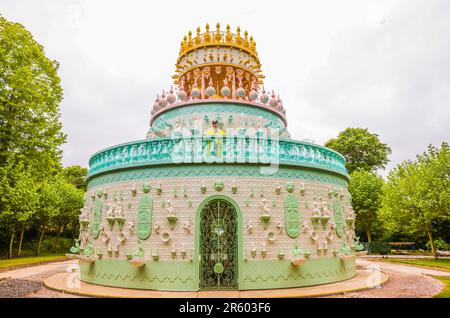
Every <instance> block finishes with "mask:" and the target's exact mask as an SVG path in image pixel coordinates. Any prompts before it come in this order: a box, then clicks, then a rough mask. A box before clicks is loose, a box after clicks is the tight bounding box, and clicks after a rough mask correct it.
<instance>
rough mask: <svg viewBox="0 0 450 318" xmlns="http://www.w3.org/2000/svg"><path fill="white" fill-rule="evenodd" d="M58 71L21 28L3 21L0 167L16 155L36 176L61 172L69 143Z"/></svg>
mask: <svg viewBox="0 0 450 318" xmlns="http://www.w3.org/2000/svg"><path fill="white" fill-rule="evenodd" d="M58 66H59V65H58V63H57V62H56V61H51V60H49V59H48V58H47V57H46V56H45V54H44V49H43V47H42V46H41V45H39V44H38V43H37V42H36V41H35V40H34V39H33V37H32V35H31V34H30V32H28V31H27V30H26V29H25V28H24V27H23V26H22V25H20V24H18V23H12V22H9V21H7V20H6V19H5V18H3V17H1V16H0V124H1V125H0V126H1V127H2V129H1V130H0V165H4V164H5V162H6V160H7V159H8V158H9V157H10V156H12V155H14V156H15V159H16V160H17V159H19V160H20V161H23V162H25V163H26V165H27V166H29V165H31V166H33V167H34V168H35V169H36V171H35V175H41V174H44V175H45V174H48V173H51V172H52V171H54V169H58V167H59V160H60V157H61V150H60V149H59V146H60V145H61V144H63V143H64V141H65V138H66V137H65V135H64V134H63V133H62V131H61V123H60V122H59V117H60V114H59V103H60V102H61V100H62V89H61V86H60V79H59V77H58V74H57V70H58Z"/></svg>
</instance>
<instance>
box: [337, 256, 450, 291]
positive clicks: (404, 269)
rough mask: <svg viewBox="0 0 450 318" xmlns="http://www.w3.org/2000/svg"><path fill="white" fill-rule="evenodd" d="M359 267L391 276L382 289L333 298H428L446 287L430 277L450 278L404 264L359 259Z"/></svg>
mask: <svg viewBox="0 0 450 318" xmlns="http://www.w3.org/2000/svg"><path fill="white" fill-rule="evenodd" d="M357 265H358V266H359V267H361V268H365V269H367V267H369V268H373V267H378V268H380V269H381V270H382V271H383V272H385V273H387V274H388V275H389V280H388V282H387V283H386V284H384V285H383V286H382V287H381V288H377V289H368V290H364V291H359V292H351V293H346V294H343V295H333V296H329V297H332V298H428V297H432V296H433V295H436V294H438V293H439V292H440V291H441V290H442V289H443V288H444V287H445V285H444V284H443V283H442V282H440V281H439V280H437V279H434V278H432V277H430V276H428V275H437V276H450V272H445V271H439V270H433V269H426V268H419V267H414V266H408V265H404V264H396V263H385V262H376V261H369V260H367V259H358V260H357Z"/></svg>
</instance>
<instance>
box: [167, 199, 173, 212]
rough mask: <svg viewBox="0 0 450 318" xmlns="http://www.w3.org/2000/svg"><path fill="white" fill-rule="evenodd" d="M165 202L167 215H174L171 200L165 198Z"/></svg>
mask: <svg viewBox="0 0 450 318" xmlns="http://www.w3.org/2000/svg"><path fill="white" fill-rule="evenodd" d="M166 204H167V207H166V210H167V213H168V214H169V215H174V209H173V205H172V202H171V201H170V200H167V202H166Z"/></svg>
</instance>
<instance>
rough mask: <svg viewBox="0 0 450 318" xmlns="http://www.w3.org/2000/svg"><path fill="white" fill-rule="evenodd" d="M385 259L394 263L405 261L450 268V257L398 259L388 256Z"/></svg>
mask: <svg viewBox="0 0 450 318" xmlns="http://www.w3.org/2000/svg"><path fill="white" fill-rule="evenodd" d="M383 261H389V262H394V263H404V264H410V265H418V266H425V267H435V268H442V269H446V270H450V259H437V260H435V259H396V258H388V259H383Z"/></svg>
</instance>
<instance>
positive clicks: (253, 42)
mask: <svg viewBox="0 0 450 318" xmlns="http://www.w3.org/2000/svg"><path fill="white" fill-rule="evenodd" d="M250 50H252V51H253V52H255V53H256V42H255V41H253V36H250Z"/></svg>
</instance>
